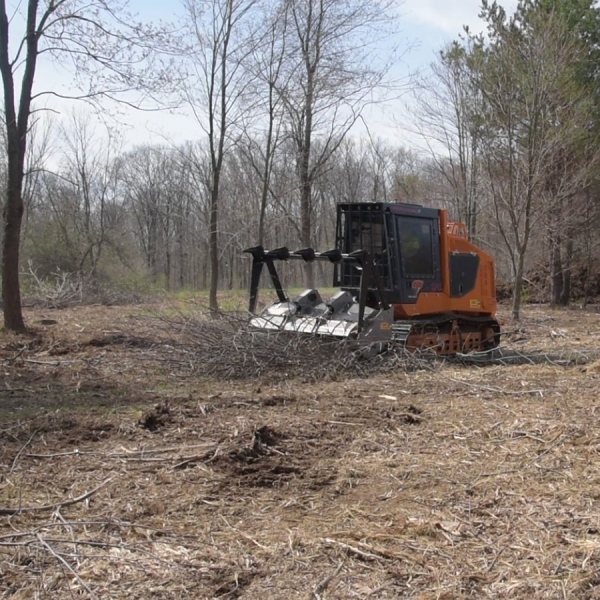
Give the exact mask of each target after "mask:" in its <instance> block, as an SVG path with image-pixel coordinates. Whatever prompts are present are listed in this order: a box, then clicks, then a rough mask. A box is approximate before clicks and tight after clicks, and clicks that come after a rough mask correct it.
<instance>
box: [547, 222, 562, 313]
mask: <svg viewBox="0 0 600 600" xmlns="http://www.w3.org/2000/svg"><path fill="white" fill-rule="evenodd" d="M562 294H563V269H562V260H561V256H560V237H559V236H558V235H556V234H555V235H554V236H553V237H552V239H551V240H550V305H551V306H559V305H560V303H561V301H560V299H561V297H562Z"/></svg>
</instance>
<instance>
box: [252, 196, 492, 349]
mask: <svg viewBox="0 0 600 600" xmlns="http://www.w3.org/2000/svg"><path fill="white" fill-rule="evenodd" d="M244 252H247V253H249V254H251V255H252V259H253V260H252V275H251V282H250V306H249V310H250V312H251V313H253V314H254V313H255V312H256V304H257V299H258V288H259V282H260V275H261V272H262V269H263V266H265V265H266V267H267V270H268V272H269V275H270V277H271V281H272V283H273V286H274V288H275V291H276V293H277V297H278V302H275V303H274V304H271V305H270V306H268V307H267V308H265V309H264V310H263V311H262V312H261V313H260V315H255V316H253V317H252V318H251V321H250V326H251V327H252V328H253V329H260V330H268V331H271V330H276V331H286V332H294V333H302V334H312V335H319V336H328V337H334V338H347V339H351V340H353V341H354V342H355V343H356V344H357V345H358V346H360V347H362V346H370V345H378V347H386V346H387V345H389V344H391V345H402V346H404V347H406V348H407V349H410V350H427V351H430V352H434V353H436V354H439V355H453V354H458V353H468V352H483V351H487V350H492V349H493V348H495V347H497V346H498V344H499V341H500V326H499V324H498V321H497V320H496V319H495V314H496V289H495V275H494V261H493V259H492V257H491V256H490V255H489V254H487V253H486V252H484V251H483V250H481V249H480V248H477V247H476V246H475V245H473V244H472V243H471V242H469V240H468V239H467V234H466V228H465V226H464V225H463V224H462V223H457V222H451V221H449V220H448V213H447V211H446V210H437V209H432V208H426V207H423V206H418V205H413V204H399V203H397V204H394V203H381V202H369V203H356V204H339V205H338V206H337V227H336V247H335V248H334V249H333V250H327V251H325V252H315V250H313V249H312V248H304V249H302V250H297V251H295V252H291V251H290V250H289V249H288V248H286V247H283V248H276V249H274V250H265V249H264V248H263V247H262V246H256V247H254V248H248V249H247V250H245V251H244ZM291 259H297V260H303V261H308V262H312V261H328V262H331V263H333V265H334V283H333V284H334V286H335V287H339V288H341V290H340V291H339V292H338V293H337V294H335V295H334V296H333V297H332V298H330V299H329V300H324V299H323V298H322V297H321V295H320V294H319V292H318V291H317V290H311V289H309V290H305V291H303V292H302V293H301V294H300V295H299V296H297V297H295V298H293V299H290V298H288V296H287V295H286V293H285V291H284V290H283V288H282V285H281V280H280V278H279V275H278V272H277V269H276V263H277V262H278V261H287V260H291Z"/></svg>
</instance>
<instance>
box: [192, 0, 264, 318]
mask: <svg viewBox="0 0 600 600" xmlns="http://www.w3.org/2000/svg"><path fill="white" fill-rule="evenodd" d="M256 2H257V0H208V1H206V2H204V1H201V0H187V1H186V4H185V6H186V11H187V23H188V28H187V32H188V33H189V34H190V39H192V40H193V41H192V43H191V45H190V47H189V48H188V49H187V55H188V58H189V59H190V60H189V66H190V70H191V75H190V77H189V78H188V79H187V81H186V84H185V87H184V90H183V92H184V95H185V99H186V100H187V102H188V104H189V105H190V107H191V108H192V110H193V112H194V115H195V117H196V120H197V121H198V123H199V124H200V125H201V126H202V127H203V128H204V130H205V132H206V134H207V138H208V146H209V157H210V221H209V249H210V266H211V275H210V288H209V305H210V310H211V311H212V312H216V311H217V310H218V308H219V304H218V301H217V290H218V286H219V201H220V194H221V192H220V185H221V175H222V171H223V164H224V159H225V155H226V153H227V152H228V151H229V149H230V146H231V143H232V135H233V132H234V131H235V130H236V126H237V125H239V123H240V118H241V114H242V113H243V111H244V110H245V108H246V104H245V95H246V93H247V86H248V79H247V77H246V72H245V70H244V68H243V65H244V60H245V57H246V56H247V55H248V54H249V53H250V51H251V49H250V47H249V45H248V41H249V40H250V39H251V38H252V36H251V35H250V33H249V30H248V29H247V24H248V22H249V17H250V16H251V9H252V7H253V6H254V5H255V4H256Z"/></svg>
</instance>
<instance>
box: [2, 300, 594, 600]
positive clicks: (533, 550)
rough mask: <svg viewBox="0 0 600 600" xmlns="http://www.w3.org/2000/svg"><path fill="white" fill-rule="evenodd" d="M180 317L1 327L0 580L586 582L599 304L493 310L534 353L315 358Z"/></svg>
mask: <svg viewBox="0 0 600 600" xmlns="http://www.w3.org/2000/svg"><path fill="white" fill-rule="evenodd" d="M186 314H187V315H188V317H185V318H184V317H182V316H181V315H180V314H179V313H178V312H173V311H170V310H165V311H163V312H162V313H161V314H160V315H158V314H157V313H156V312H154V309H153V312H149V313H145V312H142V311H141V310H140V309H139V308H132V309H130V310H129V311H127V310H126V309H124V308H122V307H121V308H113V309H110V308H106V307H95V308H94V307H87V308H86V307H81V308H77V309H71V310H68V311H59V312H53V313H49V314H47V315H42V314H41V313H39V312H36V313H32V314H31V315H29V318H30V322H34V321H37V320H39V319H40V318H41V317H43V316H50V317H52V318H54V319H56V320H57V321H58V323H57V324H56V325H54V326H47V327H42V326H38V327H39V329H40V332H39V334H38V335H37V336H35V337H32V338H27V339H23V338H13V337H4V338H0V369H1V371H0V372H2V373H3V377H4V381H3V382H2V386H3V389H2V391H0V396H1V397H2V400H1V402H0V404H1V407H0V416H1V417H2V423H1V424H0V439H1V440H2V444H1V446H0V461H1V463H2V473H3V475H2V477H1V479H0V509H2V510H1V511H0V513H2V514H0V523H2V527H1V531H0V597H3V598H15V599H21V598H22V599H25V598H27V599H29V598H102V599H113V598H114V599H118V598H139V599H142V598H143V599H148V598H157V599H167V598H173V599H175V598H182V597H190V598H248V599H249V598H273V599H278V598H284V597H285V598H305V599H314V598H323V599H325V598H332V599H333V598H339V599H342V598H343V599H345V598H382V599H383V598H398V597H406V598H420V599H429V598H431V599H433V598H446V599H450V598H523V599H525V598H527V599H531V598H533V599H542V598H590V599H591V598H596V597H600V593H599V592H598V591H597V584H598V571H599V567H600V514H599V513H598V511H597V509H596V503H597V499H598V497H599V496H600V491H598V490H599V489H600V486H599V483H600V469H598V467H597V464H596V461H597V459H598V451H599V450H600V425H599V422H598V419H597V414H596V402H597V397H598V384H599V382H600V366H599V365H600V362H594V358H595V356H596V344H597V339H598V334H599V333H600V315H598V314H595V313H591V312H590V313H576V312H566V311H565V312H559V311H549V310H547V309H544V308H529V309H527V310H526V312H525V318H524V320H523V322H522V323H520V324H519V325H518V327H517V326H515V325H513V324H511V323H507V324H506V325H505V330H506V331H507V332H508V334H507V336H506V338H507V339H506V345H507V347H509V348H510V349H511V350H512V351H513V352H514V353H519V354H521V355H526V356H533V355H535V356H538V357H539V356H541V355H547V356H550V357H551V358H552V360H551V361H545V362H541V361H537V364H519V365H517V364H506V365H502V364H493V365H488V366H474V365H461V364H457V363H435V362H432V361H424V360H421V361H417V360H415V359H413V360H408V361H407V360H406V359H404V358H403V359H402V360H400V359H399V358H398V357H395V358H394V359H393V360H392V361H388V362H387V363H385V362H384V361H381V360H379V361H376V362H375V363H365V362H364V361H358V360H357V361H355V362H353V361H352V360H347V361H346V362H345V363H344V364H343V366H342V368H339V367H338V368H337V369H336V372H335V376H334V377H324V375H326V374H327V373H328V372H329V371H330V370H331V368H332V367H334V366H335V364H336V363H338V364H339V361H340V359H341V355H338V354H336V352H337V351H333V350H327V351H326V352H324V353H321V354H319V351H318V350H317V349H316V348H315V347H314V346H311V345H302V343H301V342H295V343H296V344H298V345H296V346H294V347H293V350H294V352H295V353H296V354H295V355H294V356H295V357H294V359H293V360H290V359H289V357H288V358H286V353H283V352H282V351H283V350H286V349H287V351H288V354H289V350H291V349H292V348H291V347H290V346H289V344H290V343H294V342H290V341H289V340H285V341H284V340H283V339H281V340H279V339H278V340H276V341H270V342H269V343H273V344H274V346H273V348H271V350H276V351H279V352H282V355H281V357H279V358H277V360H275V361H273V362H272V363H269V366H268V367H261V368H256V366H252V367H251V368H248V367H247V366H246V367H245V366H244V365H247V364H249V363H250V364H253V365H254V363H255V362H256V361H254V358H255V357H257V356H259V355H261V356H262V354H261V353H263V352H266V350H267V349H266V348H265V346H264V344H263V343H262V342H259V343H258V344H256V343H255V342H254V341H251V340H249V339H248V338H244V337H242V338H240V339H239V340H238V341H237V342H236V343H235V344H234V343H230V342H231V341H232V340H233V338H231V337H230V333H225V334H223V333H222V332H223V328H225V330H226V331H229V330H227V327H229V326H230V325H231V323H230V324H229V325H228V324H227V323H225V324H221V326H219V327H217V328H216V329H212V328H213V327H215V326H214V324H208V325H206V323H204V324H202V323H199V322H198V321H197V320H195V319H189V314H190V311H188V312H187V313H186ZM207 327H208V328H209V329H206V328H207ZM42 329H43V331H42ZM209 332H210V335H214V336H216V337H209V335H208V333H209ZM209 339H210V342H207V340H209ZM227 344H228V345H229V346H230V348H231V350H230V353H229V354H227V353H225V352H224V351H223V348H224V346H225V345H227ZM286 344H288V345H287V346H286ZM211 348H212V349H213V351H212V354H211ZM302 352H304V353H308V354H309V356H305V357H304V360H303V359H302ZM292 354H293V353H292ZM557 357H558V358H557ZM564 357H567V359H566V360H563V358H564ZM573 357H575V358H577V361H576V362H580V363H581V362H587V364H585V365H583V364H576V365H574V361H573V360H572V358H573ZM265 358H268V357H265ZM282 361H283V362H282ZM285 361H287V362H285ZM532 362H534V363H535V362H536V361H532ZM235 364H239V368H238V369H237V370H235V369H233V370H232V367H231V365H235ZM369 364H371V365H372V366H375V367H376V370H377V373H376V374H375V375H373V376H367V375H368V372H369V370H370V367H369ZM203 365H204V366H205V368H204V367H203ZM219 365H221V366H222V367H223V370H222V369H220V367H219ZM207 369H208V370H210V374H209V373H207ZM227 369H229V371H227ZM357 369H358V370H357ZM282 370H283V374H282ZM227 373H229V377H228V378H227V379H225V378H224V376H225V374H227ZM286 373H287V374H286ZM216 374H218V375H219V378H218V379H216V378H215V376H216ZM9 513H12V514H9Z"/></svg>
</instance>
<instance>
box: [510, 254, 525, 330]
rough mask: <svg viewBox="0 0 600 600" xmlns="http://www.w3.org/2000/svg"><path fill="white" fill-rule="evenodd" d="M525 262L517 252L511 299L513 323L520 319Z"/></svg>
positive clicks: (522, 256) (523, 257) (522, 255)
mask: <svg viewBox="0 0 600 600" xmlns="http://www.w3.org/2000/svg"><path fill="white" fill-rule="evenodd" d="M524 262H525V256H524V254H523V253H522V252H519V256H518V258H517V268H516V270H515V277H514V288H513V297H512V317H513V319H514V320H515V321H518V320H519V319H520V318H521V300H522V294H523V267H524Z"/></svg>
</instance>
